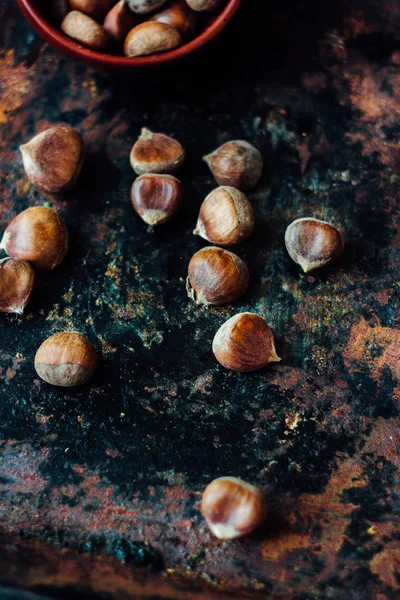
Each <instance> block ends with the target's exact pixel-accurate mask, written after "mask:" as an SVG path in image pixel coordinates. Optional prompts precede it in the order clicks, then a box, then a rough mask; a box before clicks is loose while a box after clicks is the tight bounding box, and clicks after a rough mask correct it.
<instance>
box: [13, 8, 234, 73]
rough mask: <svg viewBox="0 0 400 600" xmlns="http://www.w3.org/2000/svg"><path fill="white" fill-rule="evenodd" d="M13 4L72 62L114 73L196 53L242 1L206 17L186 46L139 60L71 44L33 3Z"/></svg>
mask: <svg viewBox="0 0 400 600" xmlns="http://www.w3.org/2000/svg"><path fill="white" fill-rule="evenodd" d="M17 2H18V4H19V7H20V9H21V10H22V12H23V14H24V15H25V17H26V18H27V20H28V21H29V23H30V24H31V25H32V27H33V28H34V29H36V31H37V32H38V34H39V35H40V36H41V37H42V38H43V39H44V40H46V42H48V43H49V44H50V45H51V46H53V47H54V48H55V49H56V50H60V51H61V52H63V53H64V54H68V55H69V56H71V57H72V58H74V59H75V60H78V61H80V62H84V63H86V64H89V65H91V66H92V67H98V68H101V69H107V70H116V71H118V70H131V69H135V68H138V67H139V68H140V67H150V66H157V65H163V64H165V63H170V62H172V61H175V60H178V59H181V58H184V57H186V56H188V55H190V54H191V53H192V52H195V51H196V50H199V49H200V48H202V47H203V46H205V45H206V44H208V43H209V42H210V41H211V40H212V39H213V38H215V37H216V36H217V35H218V34H219V33H220V32H221V31H222V30H223V29H224V28H225V27H226V25H227V24H228V23H229V21H230V20H231V19H232V17H233V15H234V14H235V12H236V11H237V10H238V8H239V6H240V4H241V2H242V0H227V1H226V4H225V5H224V7H223V8H222V9H220V10H219V11H216V12H215V13H213V14H212V15H210V16H208V17H207V21H206V24H205V26H203V28H202V30H201V32H200V33H199V35H198V36H197V37H195V38H194V39H193V40H192V41H190V42H188V43H187V44H184V45H183V46H181V47H179V48H176V49H175V50H172V51H170V52H164V53H162V54H155V55H153V56H145V57H140V58H126V57H124V56H115V55H110V54H102V53H101V52H95V51H94V50H89V49H88V48H85V47H84V46H81V45H80V44H78V43H77V42H74V41H73V40H72V39H70V38H69V37H67V36H66V35H64V33H63V32H62V31H61V30H59V29H57V28H56V27H54V26H53V25H52V24H51V23H49V21H48V20H47V19H46V18H45V17H44V16H43V14H42V12H41V10H40V9H39V8H38V5H37V2H36V1H35V0H17Z"/></svg>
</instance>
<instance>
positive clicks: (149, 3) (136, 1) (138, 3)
mask: <svg viewBox="0 0 400 600" xmlns="http://www.w3.org/2000/svg"><path fill="white" fill-rule="evenodd" d="M125 1H126V3H127V5H128V7H129V8H130V9H131V10H132V11H133V12H134V13H139V14H141V15H145V14H147V13H150V12H153V10H157V8H160V7H161V6H162V5H163V4H165V3H166V2H167V0H125Z"/></svg>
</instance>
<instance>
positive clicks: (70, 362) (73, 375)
mask: <svg viewBox="0 0 400 600" xmlns="http://www.w3.org/2000/svg"><path fill="white" fill-rule="evenodd" d="M96 366H97V355H96V350H95V349H94V347H93V346H92V344H91V343H90V342H89V340H88V339H87V338H85V336H83V335H81V334H80V333H76V332H72V333H67V332H65V333H56V334H55V335H52V336H51V337H49V338H47V340H45V341H44V342H43V344H42V345H41V346H40V348H39V349H38V351H37V352H36V356H35V369H36V372H37V374H38V375H39V377H40V378H41V379H43V380H44V381H46V382H47V383H50V384H51V385H57V386H61V387H72V386H76V385H82V384H84V383H86V382H87V381H89V379H90V378H91V377H92V375H93V373H94V372H95V370H96Z"/></svg>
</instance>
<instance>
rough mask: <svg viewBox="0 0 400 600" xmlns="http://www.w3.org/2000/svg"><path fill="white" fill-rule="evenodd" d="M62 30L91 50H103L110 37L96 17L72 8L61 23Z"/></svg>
mask: <svg viewBox="0 0 400 600" xmlns="http://www.w3.org/2000/svg"><path fill="white" fill-rule="evenodd" d="M61 29H62V31H63V32H64V33H65V34H66V35H68V36H69V37H70V38H72V39H73V40H75V41H76V42H78V44H82V46H86V47H87V48H90V49H91V50H97V52H103V51H104V50H105V49H106V48H107V46H108V44H109V38H108V35H107V34H106V32H105V31H104V29H103V27H102V26H101V25H99V24H98V23H97V21H95V20H94V19H92V18H91V17H89V16H88V15H85V14H84V13H82V12H79V11H78V10H72V11H71V12H69V13H68V14H67V16H66V17H65V19H64V21H63V22H62V23H61Z"/></svg>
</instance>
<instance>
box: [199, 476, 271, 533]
mask: <svg viewBox="0 0 400 600" xmlns="http://www.w3.org/2000/svg"><path fill="white" fill-rule="evenodd" d="M200 511H201V514H202V515H203V517H204V519H205V521H206V523H207V525H208V526H209V528H210V529H211V531H212V533H213V534H214V535H215V536H216V537H217V538H219V539H220V540H232V539H235V538H239V537H242V536H244V535H247V534H249V533H252V532H253V531H255V530H256V529H257V528H258V527H259V526H260V525H261V524H262V523H263V521H264V520H265V518H266V516H267V503H266V501H265V498H264V496H263V494H262V493H261V491H260V490H259V489H258V488H256V487H255V486H254V485H251V484H250V483H247V481H243V480H242V479H239V478H238V477H218V479H214V481H212V482H211V483H210V484H209V485H208V486H207V487H206V489H205V490H204V492H203V496H202V499H201V506H200Z"/></svg>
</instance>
